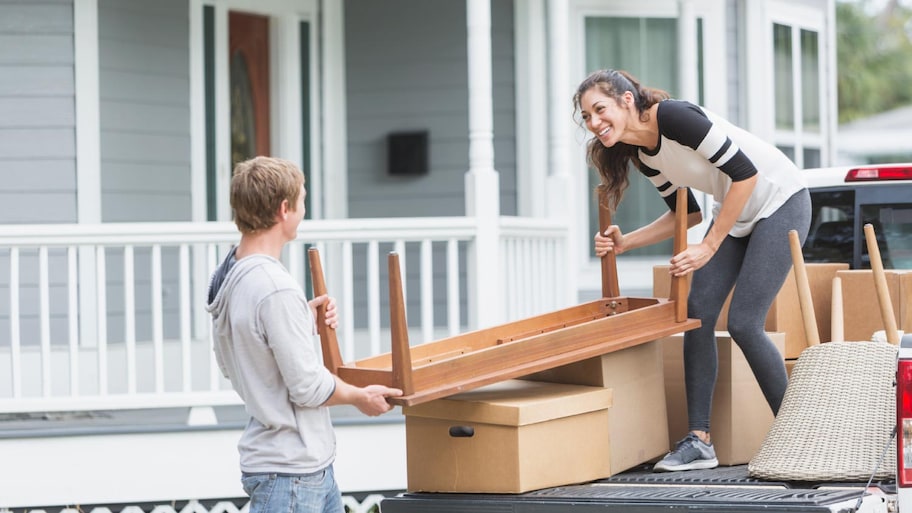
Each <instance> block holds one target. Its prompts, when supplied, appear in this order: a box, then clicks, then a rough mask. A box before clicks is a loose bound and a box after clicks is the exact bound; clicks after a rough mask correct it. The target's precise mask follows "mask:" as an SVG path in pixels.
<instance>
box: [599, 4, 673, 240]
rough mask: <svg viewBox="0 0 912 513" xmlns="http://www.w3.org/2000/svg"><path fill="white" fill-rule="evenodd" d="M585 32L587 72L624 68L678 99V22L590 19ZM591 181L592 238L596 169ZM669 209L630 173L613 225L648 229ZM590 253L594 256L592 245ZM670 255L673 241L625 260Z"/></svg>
mask: <svg viewBox="0 0 912 513" xmlns="http://www.w3.org/2000/svg"><path fill="white" fill-rule="evenodd" d="M585 30H586V34H585V43H586V70H587V73H588V72H590V71H594V70H597V69H604V68H614V69H623V70H626V71H629V72H630V73H632V74H633V75H634V76H635V77H637V78H638V79H639V80H640V81H641V83H642V84H644V85H646V86H649V87H656V88H659V89H664V90H665V91H668V92H669V93H670V94H671V95H672V96H674V95H675V92H676V90H677V89H678V58H677V44H678V39H677V34H678V27H677V20H676V19H675V18H635V17H602V16H599V17H593V16H590V17H586V19H585ZM587 136H588V135H587ZM588 177H589V184H588V185H589V187H588V193H589V194H588V195H587V196H586V198H587V199H588V201H589V228H590V229H589V233H592V234H594V233H596V232H597V231H598V208H597V204H596V201H595V192H594V191H595V187H596V186H597V185H598V183H599V177H598V173H597V172H596V171H595V170H593V169H590V170H589V174H588ZM667 209H668V207H667V206H666V205H665V203H664V202H663V201H662V200H661V199H660V198H659V196H658V194H657V193H656V190H655V187H654V186H653V185H652V183H650V182H649V181H648V180H646V178H645V177H644V176H642V175H641V174H640V173H639V172H637V171H631V173H630V187H629V188H628V189H627V192H626V193H625V195H624V199H623V200H622V201H621V204H620V205H619V206H618V211H617V213H615V215H614V217H613V219H612V222H614V223H615V224H617V225H619V226H620V227H621V230H623V231H624V232H627V231H631V230H634V229H636V228H638V227H640V226H643V225H645V224H648V223H649V222H651V221H652V220H654V219H655V218H657V217H658V216H660V215H661V214H662V213H664V212H665V211H666V210H667ZM589 251H590V255H591V256H594V248H593V247H592V245H591V244H589ZM671 251H672V242H671V241H670V240H669V241H665V242H662V243H660V244H654V245H651V246H648V247H645V248H641V249H637V250H634V251H631V252H629V253H625V255H631V256H636V255H640V256H646V255H668V254H671Z"/></svg>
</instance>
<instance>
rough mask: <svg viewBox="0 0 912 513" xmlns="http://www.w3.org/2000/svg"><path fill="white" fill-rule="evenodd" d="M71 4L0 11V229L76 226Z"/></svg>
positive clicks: (45, 1)
mask: <svg viewBox="0 0 912 513" xmlns="http://www.w3.org/2000/svg"><path fill="white" fill-rule="evenodd" d="M73 61H74V58H73V5H72V1H71V0H60V1H53V0H41V1H37V0H20V1H16V0H13V1H4V2H3V3H0V183H2V184H3V187H2V188H0V223H2V224H23V223H73V222H75V221H76V161H75V158H76V135H75V126H76V121H75V120H76V116H75V103H74V98H75V93H74V78H73Z"/></svg>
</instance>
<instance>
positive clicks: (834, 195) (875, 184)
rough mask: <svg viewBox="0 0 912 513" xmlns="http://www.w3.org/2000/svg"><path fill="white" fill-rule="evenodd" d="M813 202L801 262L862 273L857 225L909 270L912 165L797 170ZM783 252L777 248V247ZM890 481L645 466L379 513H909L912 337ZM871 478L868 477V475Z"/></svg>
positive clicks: (904, 344)
mask: <svg viewBox="0 0 912 513" xmlns="http://www.w3.org/2000/svg"><path fill="white" fill-rule="evenodd" d="M805 172H806V173H807V177H808V184H809V189H810V190H811V199H812V203H813V215H812V223H811V229H810V232H809V235H808V239H807V242H806V243H805V245H804V248H803V250H802V251H803V253H804V257H805V260H806V261H808V262H848V263H849V265H850V267H852V268H855V269H864V268H870V259H869V257H868V254H867V249H866V245H865V243H864V241H865V237H864V233H863V231H862V230H863V226H864V225H865V224H866V223H871V224H872V225H873V226H874V228H875V234H876V235H877V238H878V247H879V248H880V251H881V260H882V262H883V264H884V267H885V268H887V269H912V164H890V165H874V166H856V167H845V168H827V169H809V170H805ZM783 243H785V242H783ZM896 387H897V388H896V396H897V409H896V410H897V411H896V415H897V431H896V433H897V434H898V436H899V437H898V439H897V453H896V454H895V455H892V454H891V455H887V457H895V458H897V476H896V478H895V479H891V480H889V481H885V482H873V481H872V482H858V483H840V482H820V483H817V482H778V481H777V482H773V481H765V480H761V479H756V478H753V477H751V476H750V474H749V473H748V469H747V465H736V466H730V467H718V468H715V469H710V470H692V471H688V472H670V473H653V472H652V470H651V465H650V464H644V465H642V466H638V467H635V468H633V469H630V470H627V471H625V472H622V473H620V474H617V475H615V476H612V477H610V478H607V479H602V480H598V481H595V482H591V483H585V484H578V485H570V486H560V487H555V488H547V489H543V490H537V491H532V492H527V493H522V494H460V493H402V494H399V495H397V496H395V497H389V498H386V499H384V500H383V501H381V503H380V511H381V513H474V512H478V513H482V512H484V513H501V512H502V513H568V512H579V513H585V512H625V513H626V512H632V513H660V512H661V513H667V512H674V511H709V512H726V513H737V512H745V513H748V512H750V513H755V512H829V513H835V512H847V513H848V512H857V513H862V512H870V513H873V512H878V513H896V512H899V513H903V512H906V513H910V512H912V334H907V335H904V336H903V337H902V339H901V342H900V348H899V360H898V366H897V373H896ZM873 470H874V469H872V472H873Z"/></svg>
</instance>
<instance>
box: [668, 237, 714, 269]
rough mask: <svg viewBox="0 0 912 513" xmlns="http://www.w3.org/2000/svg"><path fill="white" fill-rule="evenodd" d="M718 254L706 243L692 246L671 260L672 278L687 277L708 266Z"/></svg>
mask: <svg viewBox="0 0 912 513" xmlns="http://www.w3.org/2000/svg"><path fill="white" fill-rule="evenodd" d="M715 253H716V252H715V251H714V250H713V249H712V248H711V247H710V246H709V244H707V243H705V242H701V243H700V244H691V245H690V246H687V249H685V250H684V251H682V252H680V253H678V254H677V255H675V256H673V257H672V258H671V268H670V269H669V272H670V273H671V274H672V276H686V275H688V274H690V273H692V272H694V271H696V270H697V269H699V268H701V267H703V266H704V265H706V263H707V262H709V259H711V258H712V256H713V255H714V254H715Z"/></svg>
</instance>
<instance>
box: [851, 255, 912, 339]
mask: <svg viewBox="0 0 912 513" xmlns="http://www.w3.org/2000/svg"><path fill="white" fill-rule="evenodd" d="M836 276H837V277H838V278H839V279H840V280H841V281H842V318H843V330H844V332H845V339H846V340H871V336H872V335H873V334H874V332H875V331H877V330H882V329H884V323H883V317H882V316H881V313H880V303H879V302H878V299H877V289H876V288H875V286H874V273H873V272H872V271H871V270H870V269H858V270H852V271H839V272H838V273H836ZM884 276H885V277H886V280H887V290H889V291H890V303H891V304H892V305H893V316H894V317H895V318H896V329H899V330H903V331H905V332H909V331H912V271H909V270H885V271H884Z"/></svg>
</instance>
